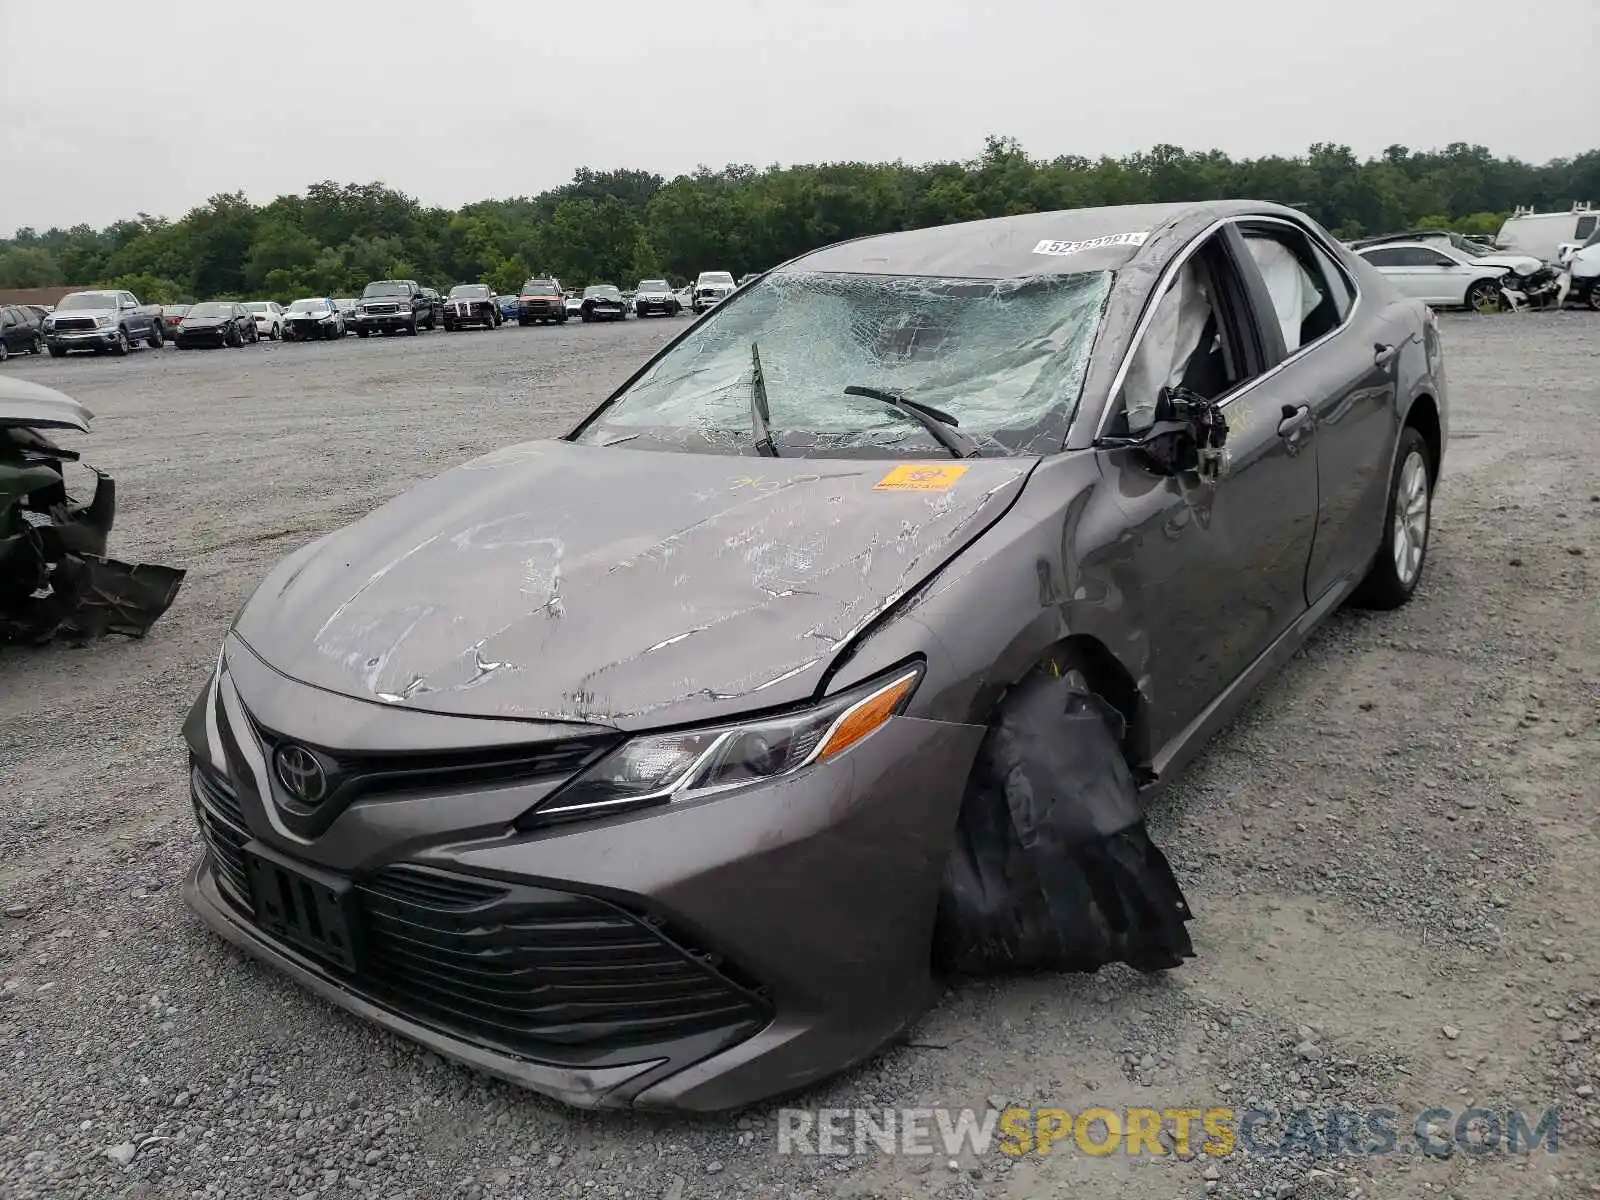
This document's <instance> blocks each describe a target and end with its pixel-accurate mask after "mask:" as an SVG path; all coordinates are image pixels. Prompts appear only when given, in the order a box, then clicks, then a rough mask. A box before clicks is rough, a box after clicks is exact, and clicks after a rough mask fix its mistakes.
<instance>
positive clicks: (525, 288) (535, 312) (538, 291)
mask: <svg viewBox="0 0 1600 1200" xmlns="http://www.w3.org/2000/svg"><path fill="white" fill-rule="evenodd" d="M535 321H537V322H539V323H540V324H543V323H544V322H546V321H554V322H555V323H556V324H557V325H565V324H566V323H567V296H566V292H564V291H563V290H562V287H561V281H560V280H559V279H530V280H528V281H527V282H525V283H524V284H523V285H522V291H520V292H519V293H517V324H518V325H532V324H533V323H534V322H535Z"/></svg>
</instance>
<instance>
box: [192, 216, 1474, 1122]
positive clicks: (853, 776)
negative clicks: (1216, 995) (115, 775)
mask: <svg viewBox="0 0 1600 1200" xmlns="http://www.w3.org/2000/svg"><path fill="white" fill-rule="evenodd" d="M1447 413H1448V409H1447V404H1446V394H1445V378H1444V371H1443V362H1442V358H1441V350H1440V342H1439V336H1438V331H1437V328H1436V326H1435V324H1434V320H1433V318H1432V316H1431V314H1430V313H1429V312H1428V310H1427V309H1426V308H1425V307H1424V306H1423V305H1422V304H1420V303H1419V302H1417V301H1415V300H1409V299H1405V298H1403V297H1401V296H1399V295H1398V294H1397V293H1396V292H1395V291H1394V290H1393V289H1392V287H1391V286H1390V285H1389V284H1388V283H1387V282H1386V281H1385V279H1384V278H1383V276H1382V275H1380V274H1379V273H1378V272H1377V271H1376V270H1374V269H1373V268H1372V267H1371V266H1370V265H1368V264H1367V263H1365V262H1363V261H1362V260H1361V259H1360V258H1358V257H1356V256H1354V255H1352V254H1351V253H1350V252H1349V251H1348V250H1346V249H1345V248H1343V247H1342V246H1340V245H1339V244H1338V243H1337V242H1335V241H1334V240H1333V239H1332V238H1331V237H1330V236H1329V235H1328V234H1327V232H1326V231H1324V230H1323V229H1322V228H1320V227H1319V226H1317V225H1316V224H1315V223H1313V222H1312V221H1310V220H1309V219H1308V218H1307V217H1306V216H1305V215H1304V214H1302V213H1300V212H1297V211H1295V210H1293V209H1288V208H1283V207H1278V206H1274V205H1269V204H1258V203H1251V202H1246V201H1228V202H1208V203H1203V204H1193V205H1151V206H1136V207H1116V208H1101V209H1085V210H1078V211H1071V212H1056V213H1039V214H1031V215H1025V216H1013V217H1004V218H1000V219H996V220H989V221H980V222H973V223H968V224H959V225H951V226H945V227H941V228H932V229H922V230H916V231H913V232H904V233H893V234H885V235H881V236H875V237H869V238H864V239H860V240H856V241H852V242H848V243H843V244H840V245H836V246H832V247H827V248H824V249H821V250H817V251H814V252H812V253H809V254H806V255H804V256H802V257H800V258H797V259H795V260H793V261H791V262H788V263H786V264H784V265H782V266H780V267H777V268H775V269H773V270H771V271H769V272H767V273H766V274H764V275H763V276H762V277H761V278H760V279H758V280H756V281H755V282H753V283H751V284H750V285H749V286H747V287H746V288H743V289H741V290H740V291H738V292H737V293H736V294H735V295H733V296H732V297H730V298H729V299H727V300H725V301H724V302H722V303H721V304H719V305H718V306H717V307H716V309H715V310H714V311H713V312H711V313H710V314H709V315H708V316H707V317H706V318H705V319H704V320H702V321H700V322H697V323H696V324H694V325H693V326H690V327H688V328H686V329H685V330H683V331H682V332H681V333H680V334H679V335H678V336H677V337H676V338H674V339H673V340H672V341H671V342H669V343H668V344H667V345H666V346H665V347H664V348H663V349H661V350H660V351H659V352H658V353H656V354H655V355H654V357H652V358H651V359H650V360H649V361H648V362H646V363H645V364H643V365H642V366H641V367H640V369H639V370H638V371H637V372H636V373H635V374H633V375H632V376H631V377H630V378H629V379H627V380H626V381H625V382H624V383H623V384H622V385H621V386H620V387H619V388H617V390H616V391H615V393H614V394H612V395H611V396H610V397H609V398H608V399H606V400H605V402H604V403H602V404H601V405H600V406H599V407H598V408H597V409H596V410H595V411H594V412H593V413H591V414H590V415H589V416H588V417H586V418H585V419H584V420H583V421H582V422H581V423H580V424H579V425H578V426H577V427H576V428H575V429H573V430H572V431H570V432H569V433H568V434H566V435H565V436H563V437H560V438H554V439H550V440H543V441H533V442H527V443H524V444H520V445H514V446H509V447H506V448H503V449H500V450H497V451H495V452H492V453H490V454H487V455H485V456H483V457H480V458H477V459H475V460H472V461H469V462H466V463H464V464H462V465H460V466H458V467H456V468H455V469H453V470H450V471H448V472H446V473H445V474H443V475H440V476H438V477H437V478H435V479H433V480H431V481H429V482H426V483H424V484H422V485H421V486H419V487H416V488H414V489H412V490H411V491H409V492H407V493H404V494H402V495H401V496H399V497H398V498H396V499H394V500H392V501H390V502H389V503H387V504H385V505H383V506H382V507H380V508H378V509H376V510H375V511H373V512H372V513H370V514H368V515H367V516H366V517H364V518H363V519H361V520H359V521H357V522H356V523H355V524H353V525H351V526H349V527H347V528H345V529H342V530H338V531H336V532H334V533H331V534H329V535H327V536H325V537H323V538H321V539H320V540H317V541H314V542H312V543H310V544H309V545H306V546H304V547H302V548H300V549H299V550H298V551H296V552H295V553H293V554H291V555H290V556H289V557H288V558H287V559H285V560H284V561H283V562H282V563H281V564H280V565H279V566H278V567H277V568H276V569H275V570H273V571H272V572H271V573H270V574H269V575H268V576H267V578H266V579H265V580H264V581H263V582H262V584H261V585H260V587H259V589H258V590H257V592H256V593H255V595H254V597H253V598H252V599H251V600H250V601H248V602H247V603H246V605H245V606H244V608H243V609H242V610H241V611H240V612H239V614H238V615H237V617H236V618H235V621H234V624H233V626H232V628H231V629H230V631H229V632H228V634H227V636H226V638H225V639H224V642H223V645H222V648H221V653H220V655H219V657H218V660H217V663H216V667H215V670H214V672H213V673H212V675H211V677H210V678H209V680H208V681H207V682H206V684H205V686H204V688H203V690H202V692H201V694H200V695H199V697H198V698H197V700H196V702H195V705H194V708H193V710H192V712H191V714H190V716H189V719H188V721H187V722H186V724H185V727H184V736H185V740H186V742H187V744H188V749H189V753H190V776H189V784H190V788H191V791H192V796H193V801H194V808H195V814H196V818H197V820H198V822H199V825H200V830H201V833H202V840H203V844H204V852H203V855H202V857H201V859H200V860H199V862H198V863H197V864H196V866H195V868H194V870H193V872H192V874H191V875H190V877H189V879H188V881H187V884H186V896H187V899H188V902H189V903H190V905H191V906H192V907H193V908H194V909H195V910H196V911H197V912H198V913H199V914H200V915H201V916H202V917H203V918H204V920H205V921H206V922H207V923H208V924H209V925H210V926H211V927H212V928H214V929H215V930H216V931H217V932H218V933H220V934H221V935H222V936H223V937H225V938H227V939H229V940H230V941H232V942H233V943H235V944H236V945H238V946H240V947H242V948H243V949H244V950H246V951H248V952H249V953H251V954H253V955H255V956H257V957H258V958H260V959H262V960H265V961H266V962H268V963H270V964H272V965H274V966H275V967H277V968H278V969H280V970H281V971H283V972H285V973H287V974H288V975H289V976H292V977H293V978H294V979H296V980H298V981H300V982H301V983H302V984H304V985H305V986H307V987H309V988H311V989H313V990H314V991H316V992H318V993H320V994H321V995H322V996H324V997H326V998H327V999H329V1000H331V1001H332V1002H333V1003H335V1004H338V1005H340V1006H342V1007H344V1008H346V1009H348V1010H350V1011H352V1012H354V1013H357V1014H360V1015H361V1016H363V1017H365V1018H368V1019H370V1020H372V1021H374V1022H377V1023H378V1024H380V1025H382V1026H385V1027H387V1028H388V1029H390V1030H393V1031H395V1032H397V1033H399V1034H402V1035H404V1036H406V1037H408V1038H411V1039H414V1040H415V1041H417V1042H419V1043H421V1044H423V1045H425V1046H427V1047H430V1048H431V1049H433V1050H434V1051H436V1052H438V1053H440V1054H444V1055H447V1056H450V1057H453V1058H455V1059H457V1060H460V1061H462V1062H465V1063H468V1064H472V1065H474V1066H476V1067H478V1068H480V1069H483V1070H485V1071H488V1072H491V1073H493V1074H495V1075H498V1076H501V1077H503V1078H506V1079H509V1080H513V1081H515V1082H517V1083H520V1084H522V1085H525V1086H527V1087H529V1088H532V1089H535V1090H537V1091H540V1092H543V1093H546V1094H548V1095H551V1096H555V1097H559V1098H561V1099H563V1100H565V1101H567V1102H570V1103H572V1104H576V1105H583V1106H605V1107H618V1106H636V1107H641V1108H664V1109H679V1110H694V1111H707V1110H721V1109H727V1108H732V1107H737V1106H741V1105H745V1104H748V1103H751V1102H755V1101H758V1100H761V1099H764V1098H767V1097H771V1096H773V1095H775V1094H778V1093H784V1092H791V1091H794V1090H796V1089H799V1088H802V1087H805V1086H806V1085H809V1084H811V1083H814V1082H816V1081H818V1080H820V1079H822V1078H824V1077H827V1076H829V1075H831V1074H833V1073H836V1072H838V1071H840V1070H841V1069H843V1068H845V1067H847V1066H849V1065H850V1064H852V1063H855V1062H857V1061H859V1060H861V1059H863V1058H864V1057H866V1056H867V1055H870V1054H871V1053H873V1052H874V1051H875V1050H876V1049H877V1048H878V1047H880V1046H882V1045H883V1044H884V1043H885V1042H886V1041H888V1040H889V1039H891V1038H893V1037H894V1036H896V1035H897V1034H898V1033H899V1032H900V1031H902V1030H904V1029H905V1028H906V1027H907V1025H908V1024H909V1023H910V1022H911V1021H913V1020H914V1019H915V1018H916V1017H917V1016H918V1014H919V1013H920V1012H921V1011H922V1010H923V1009H924V1007H925V1006H926V1005H927V1004H928V1003H929V1002H930V999H931V998H932V997H933V996H934V995H935V994H936V993H935V985H934V982H933V981H934V979H935V978H936V977H937V976H938V975H939V974H941V973H945V972H971V971H989V970H996V969H1012V968H1018V967H1032V968H1038V967H1045V968H1052V969H1060V968H1080V969H1092V968H1094V967H1096V966H1099V965H1101V964H1103V963H1110V962H1124V963H1128V964H1131V965H1133V966H1134V967H1136V968H1139V969H1142V970H1146V971H1159V970H1168V969H1171V968H1174V967H1178V966H1180V965H1181V964H1182V963H1183V962H1184V961H1185V960H1186V959H1188V958H1189V957H1191V956H1192V955H1193V953H1194V950H1193V947H1192V945H1191V944H1190V940H1189V937H1188V934H1187V933H1186V929H1187V923H1188V922H1189V921H1191V920H1202V921H1203V919H1204V913H1194V914H1192V913H1190V911H1189V909H1188V907H1187V905H1186V903H1185V901H1184V898H1183V896H1182V893H1181V890H1180V888H1179V882H1178V880H1177V879H1176V878H1175V874H1174V872H1173V871H1172V869H1171V868H1170V866H1169V865H1168V863H1167V860H1166V859H1165V857H1164V855H1163V854H1162V852H1161V851H1160V849H1159V848H1157V847H1156V846H1155V845H1154V844H1153V843H1152V842H1151V840H1150V837H1149V835H1148V833H1147V831H1146V828H1145V825H1144V816H1143V807H1144V805H1145V803H1146V802H1147V800H1148V797H1149V796H1150V795H1152V794H1153V793H1154V792H1155V790H1157V789H1159V788H1160V787H1161V786H1163V785H1164V784H1165V783H1166V782H1168V781H1169V780H1170V779H1171V778H1172V777H1173V776H1174V775H1176V774H1177V773H1178V772H1179V771H1180V770H1181V769H1182V767H1183V765H1184V763H1185V762H1186V761H1187V760H1188V759H1189V758H1190V757H1192V756H1193V755H1194V754H1195V753H1196V752H1197V751H1198V750H1199V749H1200V748H1201V747H1202V746H1203V744H1204V742H1205V740H1206V739H1207V737H1209V736H1210V734H1211V733H1212V732H1213V731H1215V730H1216V729H1217V728H1219V727H1220V726H1221V725H1222V724H1223V723H1225V722H1226V721H1227V720H1228V719H1229V718H1230V716H1231V715H1232V714H1233V713H1235V712H1236V711H1237V710H1238V709H1239V707H1240V705H1241V703H1242V702H1243V701H1244V700H1245V698H1246V697H1247V696H1248V695H1249V694H1250V693H1251V692H1252V690H1254V689H1255V688H1257V687H1258V686H1259V685H1260V684H1261V683H1262V682H1263V681H1264V680H1265V679H1267V678H1268V676H1269V675H1270V674H1271V672H1272V671H1273V670H1274V669H1275V668H1276V667H1277V666H1278V665H1279V664H1281V663H1282V662H1283V661H1284V660H1285V659H1286V658H1287V657H1288V656H1289V655H1290V654H1291V653H1293V652H1294V650H1295V649H1296V648H1297V647H1298V646H1300V645H1301V644H1302V643H1303V642H1304V640H1305V638H1306V636H1307V634H1308V632H1309V631H1310V630H1311V629H1312V628H1313V627H1314V626H1316V625H1317V623H1318V622H1319V621H1321V620H1322V619H1323V618H1325V617H1326V616H1327V615H1328V614H1329V613H1331V612H1333V611H1334V610H1335V609H1336V608H1338V607H1339V606H1341V605H1342V604H1345V603H1346V602H1351V603H1358V604H1363V605H1367V606H1371V607H1374V608H1377V609H1387V608H1394V607H1397V606H1399V605H1401V604H1403V603H1405V602H1406V601H1407V600H1408V599H1409V598H1410V597H1411V596H1412V594H1413V592H1414V590H1415V589H1416V588H1417V586H1418V582H1419V580H1420V579H1421V578H1422V575H1423V569H1424V562H1425V555H1426V551H1427V548H1428V531H1429V521H1430V513H1431V497H1432V495H1433V489H1434V485H1435V483H1436V481H1437V479H1438V476H1439V471H1440V465H1441V461H1442V457H1443V452H1444V448H1445V443H1446V434H1447ZM1313 735H1314V731H1313Z"/></svg>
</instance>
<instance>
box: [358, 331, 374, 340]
mask: <svg viewBox="0 0 1600 1200" xmlns="http://www.w3.org/2000/svg"><path fill="white" fill-rule="evenodd" d="M371 334H372V330H370V329H358V330H356V336H357V337H358V338H364V337H369V336H371Z"/></svg>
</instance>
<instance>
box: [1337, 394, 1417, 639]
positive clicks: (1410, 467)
mask: <svg viewBox="0 0 1600 1200" xmlns="http://www.w3.org/2000/svg"><path fill="white" fill-rule="evenodd" d="M1432 516H1433V467H1432V462H1431V456H1430V455H1429V453H1428V443H1427V441H1426V440H1425V439H1424V438H1423V436H1422V434H1421V433H1420V432H1418V430H1417V429H1415V428H1414V427H1413V426H1410V425H1407V426H1406V427H1405V428H1404V429H1402V430H1401V431H1400V449H1399V452H1398V453H1397V454H1396V455H1395V467H1394V477H1393V478H1392V479H1390V481H1389V506H1388V509H1387V510H1386V512H1385V514H1384V526H1383V529H1384V538H1383V544H1382V547H1381V548H1380V549H1379V551H1378V557H1377V558H1376V559H1374V560H1373V563H1372V566H1371V567H1370V568H1369V569H1368V571H1367V577H1366V578H1365V579H1363V580H1362V581H1361V585H1360V586H1359V587H1358V588H1357V589H1356V591H1355V595H1354V596H1352V597H1351V602H1352V603H1353V604H1356V605H1358V606H1359V607H1362V608H1378V609H1389V608H1399V607H1400V606H1401V605H1402V604H1404V603H1405V602H1406V601H1408V600H1410V599H1411V595H1412V593H1413V592H1415V591H1416V590H1417V583H1418V582H1419V581H1420V580H1421V579H1422V567H1423V563H1424V562H1425V561H1426V559H1427V556H1428V530H1429V527H1430V524H1431V521H1432Z"/></svg>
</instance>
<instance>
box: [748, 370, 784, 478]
mask: <svg viewBox="0 0 1600 1200" xmlns="http://www.w3.org/2000/svg"><path fill="white" fill-rule="evenodd" d="M750 427H751V429H752V430H753V431H754V432H755V439H756V451H757V452H758V453H760V454H764V455H766V456H767V457H768V458H777V457H778V446H777V443H775V442H774V441H773V440H772V410H771V409H769V408H768V407H767V377H766V374H765V373H764V372H763V371H762V370H761V350H760V348H759V347H758V346H757V345H756V344H755V343H754V342H751V343H750Z"/></svg>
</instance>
